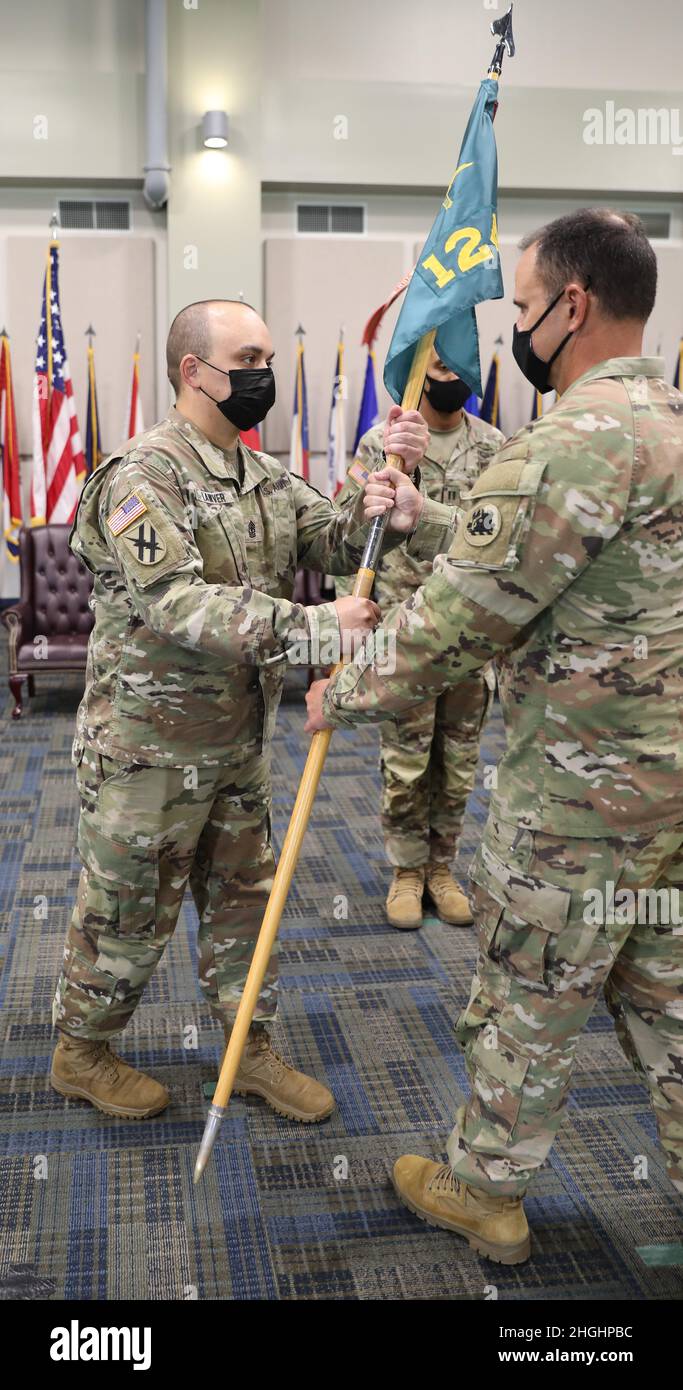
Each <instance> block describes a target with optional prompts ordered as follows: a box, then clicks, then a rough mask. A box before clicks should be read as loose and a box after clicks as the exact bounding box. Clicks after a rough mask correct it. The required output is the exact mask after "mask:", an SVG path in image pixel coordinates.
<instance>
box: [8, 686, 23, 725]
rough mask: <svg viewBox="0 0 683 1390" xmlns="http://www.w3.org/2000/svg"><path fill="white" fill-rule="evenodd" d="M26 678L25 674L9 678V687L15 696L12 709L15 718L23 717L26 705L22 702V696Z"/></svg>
mask: <svg viewBox="0 0 683 1390" xmlns="http://www.w3.org/2000/svg"><path fill="white" fill-rule="evenodd" d="M25 679H26V677H25V676H10V678H9V688H10V690H11V691H12V694H13V696H14V709H13V710H12V718H13V719H21V716H22V712H23V709H24V706H23V704H22V699H21V696H22V686H23V684H24V681H25Z"/></svg>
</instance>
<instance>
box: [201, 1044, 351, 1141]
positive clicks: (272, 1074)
mask: <svg viewBox="0 0 683 1390" xmlns="http://www.w3.org/2000/svg"><path fill="white" fill-rule="evenodd" d="M231 1031H232V1027H231V1025H230V1024H224V1026H223V1032H224V1035H225V1041H226V1044H227V1043H228V1042H229V1041H230V1033H231ZM233 1090H234V1091H235V1093H236V1094H237V1095H238V1096H261V1098H262V1100H265V1101H266V1103H267V1104H268V1105H269V1106H270V1107H271V1109H272V1110H275V1111H276V1112H277V1114H278V1115H285V1116H286V1117H287V1119H288V1120H301V1121H302V1122H303V1123H304V1124H313V1123H315V1122H316V1121H318V1120H326V1119H327V1116H328V1115H331V1113H332V1111H333V1110H334V1107H335V1099H334V1096H333V1095H332V1092H331V1091H328V1089H327V1086H323V1085H321V1083H320V1082H319V1081H314V1079H313V1077H312V1076H305V1075H304V1073H303V1072H301V1071H295V1070H294V1067H290V1066H288V1065H287V1063H286V1062H285V1061H283V1059H282V1057H281V1056H280V1055H279V1053H278V1052H275V1051H274V1050H273V1048H272V1047H271V1045H270V1039H269V1037H268V1033H267V1032H266V1029H265V1028H264V1027H263V1024H258V1023H256V1024H252V1026H251V1028H250V1029H249V1032H248V1033H247V1041H246V1045H245V1048H244V1052H243V1053H242V1060H241V1061H240V1064H239V1068H238V1071H237V1075H236V1077H235V1085H234V1087H233Z"/></svg>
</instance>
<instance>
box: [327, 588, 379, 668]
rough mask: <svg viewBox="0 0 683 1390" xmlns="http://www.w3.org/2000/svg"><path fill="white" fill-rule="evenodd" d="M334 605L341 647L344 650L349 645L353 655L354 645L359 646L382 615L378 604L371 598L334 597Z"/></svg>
mask: <svg viewBox="0 0 683 1390" xmlns="http://www.w3.org/2000/svg"><path fill="white" fill-rule="evenodd" d="M334 606H335V609H336V610H337V618H338V620H339V632H340V635H341V638H342V649H343V650H344V652H346V651H347V650H348V649H349V647H351V655H353V651H354V650H355V647H356V646H359V647H360V646H361V644H362V643H363V642H364V641H365V638H366V637H367V636H369V634H370V633H371V632H373V631H374V629H375V628H376V627H377V624H378V622H379V620H380V618H381V616H382V614H381V612H380V609H379V605H378V604H376V603H374V601H373V600H372V599H371V598H352V597H348V598H338V599H336V600H335V604H334ZM347 659H348V658H347Z"/></svg>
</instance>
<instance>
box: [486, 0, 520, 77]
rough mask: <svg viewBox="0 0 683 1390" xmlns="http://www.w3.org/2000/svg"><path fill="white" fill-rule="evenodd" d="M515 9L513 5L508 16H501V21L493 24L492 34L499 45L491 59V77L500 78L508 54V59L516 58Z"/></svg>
mask: <svg viewBox="0 0 683 1390" xmlns="http://www.w3.org/2000/svg"><path fill="white" fill-rule="evenodd" d="M513 8H514V7H513V5H511V6H510V8H509V10H508V11H507V14H504V15H501V17H500V19H494V20H493V22H492V24H491V33H492V34H495V35H496V37H497V39H498V43H497V45H496V50H495V53H494V55H493V58H492V59H491V66H490V67H489V77H500V74H501V72H502V70H503V58H504V57H505V54H506V53H507V55H508V58H514V56H515V36H514V34H513V32H512V11H513Z"/></svg>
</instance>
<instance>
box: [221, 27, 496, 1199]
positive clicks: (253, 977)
mask: <svg viewBox="0 0 683 1390" xmlns="http://www.w3.org/2000/svg"><path fill="white" fill-rule="evenodd" d="M491 30H492V32H493V33H494V34H496V35H497V37H498V43H497V45H496V50H495V53H494V56H493V59H492V62H491V64H490V66H489V71H488V76H489V77H499V76H500V72H501V68H502V66H503V57H504V55H505V53H506V52H507V53H509V54H510V56H511V57H512V55H513V54H514V51H515V45H514V39H513V37H512V5H511V6H510V9H509V11H508V13H507V14H506V15H503V16H502V17H501V18H500V19H498V20H495V21H494V23H493V24H492V25H491ZM435 337H436V329H435V328H434V329H430V331H429V332H428V333H424V334H423V336H422V337H421V338H420V340H419V342H418V343H417V346H416V348H415V352H414V354H413V361H412V365H411V368H410V372H409V375H408V380H407V382H406V386H405V390H404V392H403V397H402V400H401V406H402V409H403V410H416V409H417V407H418V405H419V403H420V398H421V396H422V390H423V387H424V380H425V376H426V374H427V366H428V363H429V355H430V353H431V350H432V347H433V346H434V339H435ZM387 464H388V465H392V466H393V467H394V468H399V469H402V468H403V460H402V459H400V458H399V457H398V456H397V455H395V454H390V455H389V456H388V458H387ZM388 517H389V514H388V512H384V513H383V515H382V516H377V517H375V519H374V521H373V523H372V526H371V527H370V532H369V535H368V539H367V541H366V543H365V549H364V551H363V557H362V560H361V565H360V569H359V570H358V573H357V575H356V580H355V583H354V586H353V597H354V598H369V596H370V593H371V592H372V586H373V584H374V581H375V574H376V572H377V565H378V563H379V557H380V554H381V550H382V541H383V539H384V533H385V531H386V528H387V522H388ZM338 670H339V666H336V667H335V668H334V673H333V674H335V673H336V672H337V671H338ZM331 737H332V730H331V729H322V730H320V731H319V732H318V733H316V734H314V735H313V737H312V739H311V746H310V749H309V753H308V757H307V759H306V766H305V767H304V771H303V774H302V778H301V782H300V783H299V790H298V792H297V796H296V801H295V802H294V809H293V810H292V815H291V818H290V822H289V826H288V827H287V834H286V836H285V841H284V844H283V846H282V853H281V855H280V859H279V862H278V866H277V870H276V873H275V877H274V879H273V887H272V889H271V892H270V897H269V899H268V903H267V906H266V910H265V913H264V916H263V922H262V924H261V930H260V932H259V936H258V940H257V942H256V946H255V948H254V954H253V956H252V960H251V965H250V967H249V973H248V975H247V979H246V983H245V986H244V990H243V992H242V998H241V1000H240V1004H239V1008H238V1010H237V1015H236V1018H235V1022H234V1024H233V1027H232V1032H231V1035H230V1041H229V1043H228V1046H227V1049H226V1052H225V1056H224V1058H223V1064H222V1066H221V1071H220V1076H219V1078H218V1082H217V1085H216V1089H215V1091H214V1096H213V1101H212V1103H211V1105H210V1107H209V1114H208V1118H207V1121H206V1126H205V1129H204V1133H203V1135H202V1142H201V1145H200V1148H199V1153H198V1155H197V1161H196V1163H195V1169H194V1181H195V1183H197V1182H199V1179H200V1178H201V1176H202V1173H203V1172H204V1169H205V1168H206V1165H207V1163H208V1161H209V1157H210V1155H211V1150H212V1149H213V1146H214V1143H215V1142H216V1137H217V1135H218V1131H219V1129H220V1126H221V1121H222V1120H223V1117H224V1115H225V1111H226V1109H227V1106H228V1102H229V1100H230V1096H231V1094H232V1088H233V1086H234V1083H235V1076H236V1074H237V1069H238V1067H239V1064H240V1059H241V1057H242V1052H243V1051H244V1045H245V1043H246V1040H247V1033H248V1032H249V1027H250V1025H251V1021H252V1019H253V1016H254V1010H255V1008H256V1004H257V1001H258V997H259V993H260V991H261V985H262V984H263V980H264V976H265V973H266V969H267V966H268V961H269V960H270V957H271V953H272V950H273V946H274V944H275V938H276V936H277V932H278V928H279V926H280V920H281V917H282V913H283V910H284V907H285V903H286V901H287V895H288V893H289V889H290V886H291V883H292V879H293V877H294V871H295V869H296V866H297V862H298V859H299V853H300V850H301V845H302V842H303V838H304V835H305V833H306V827H307V825H308V821H309V817H310V814H311V810H312V807H313V802H314V801H315V796H316V792H317V790H318V783H319V782H320V777H321V774H322V770H323V767H324V764H325V758H326V757H327V750H328V748H329V746H330V739H331Z"/></svg>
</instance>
